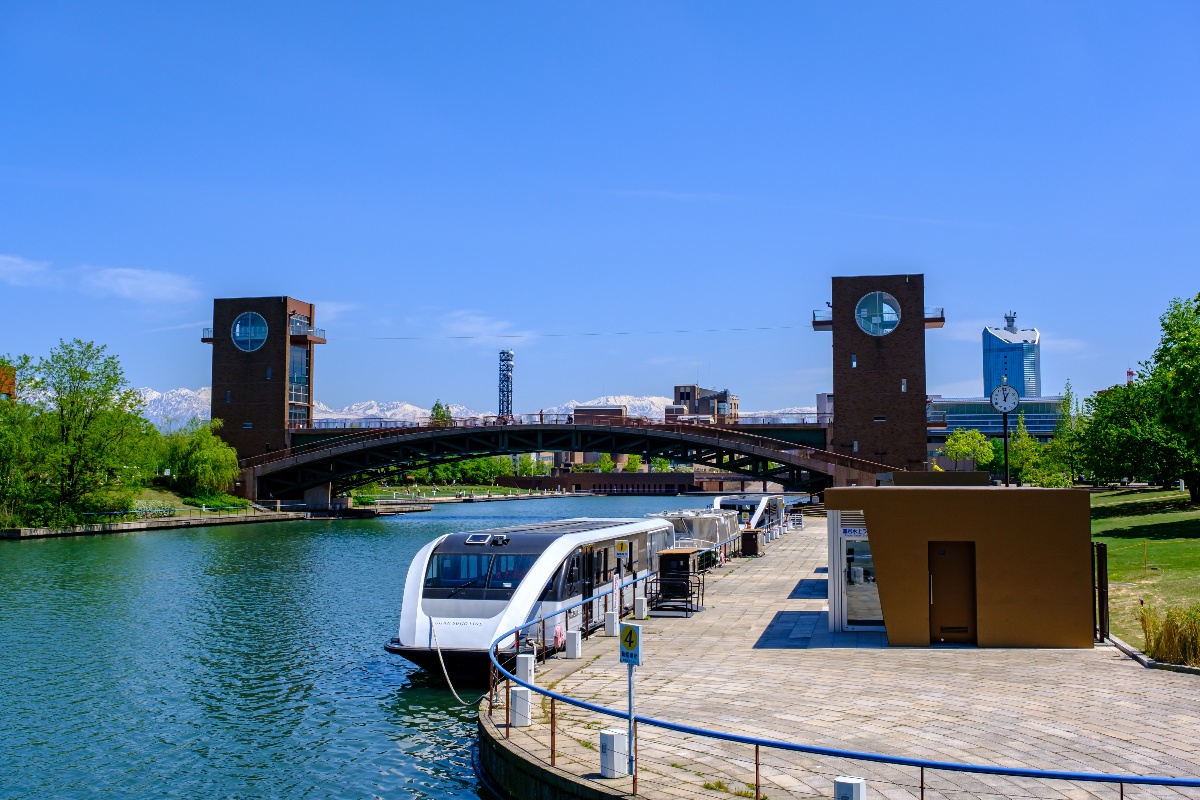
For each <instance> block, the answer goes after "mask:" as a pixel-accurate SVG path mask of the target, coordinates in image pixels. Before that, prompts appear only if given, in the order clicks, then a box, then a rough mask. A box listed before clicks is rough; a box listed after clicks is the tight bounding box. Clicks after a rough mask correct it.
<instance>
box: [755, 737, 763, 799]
mask: <svg viewBox="0 0 1200 800" xmlns="http://www.w3.org/2000/svg"><path fill="white" fill-rule="evenodd" d="M760 765H761V762H760V761H759V759H758V745H754V800H762V775H761V772H762V770H761V769H760Z"/></svg>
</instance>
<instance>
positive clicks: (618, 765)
mask: <svg viewBox="0 0 1200 800" xmlns="http://www.w3.org/2000/svg"><path fill="white" fill-rule="evenodd" d="M628 774H629V734H628V733H627V732H626V731H622V730H617V729H616V728H605V729H604V730H602V731H600V777H601V778H624V777H625V776H626V775H628Z"/></svg>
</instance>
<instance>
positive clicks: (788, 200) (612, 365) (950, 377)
mask: <svg viewBox="0 0 1200 800" xmlns="http://www.w3.org/2000/svg"><path fill="white" fill-rule="evenodd" d="M1198 43H1200V4H1196V3H1193V2H1187V3H1168V2H1163V3H1150V4H1145V3H1116V2H1114V3H1104V4H1096V3H1075V4H1072V3H1044V2H1036V3H997V4H981V3H960V2H946V3H924V4H919V3H893V2H883V3H869V2H859V3H833V2H825V3H816V2H807V3H800V2H780V3H774V4H766V3H728V2H724V3H701V2H679V3H664V2H649V3H646V2H636V3H632V2H631V3H620V2H611V3H595V2H594V3H561V2H551V3H519V4H516V3H431V2H426V3H418V2H407V3H401V2H387V3H356V4H335V3H328V4H304V3H299V2H293V3H257V4H248V3H224V4H221V3H202V4H184V3H148V2H147V3H118V2H109V3H79V4H71V3H47V2H41V1H40V0H38V1H37V2H20V1H19V0H6V2H4V3H3V4H0V254H2V257H0V352H11V353H18V352H29V353H33V354H41V353H45V352H46V351H47V350H48V349H49V347H51V346H52V345H53V344H54V343H55V342H56V341H57V339H58V338H59V337H67V338H69V337H76V336H77V337H81V338H84V339H94V340H96V341H99V342H104V343H107V344H108V345H109V346H110V347H111V348H112V349H113V350H114V351H115V352H116V353H118V354H119V355H120V356H121V358H122V361H123V363H124V365H125V367H126V371H127V373H128V375H129V378H130V380H131V381H132V382H133V383H134V384H135V385H144V386H152V387H155V388H158V389H167V388H172V387H177V386H188V387H193V388H194V387H198V386H201V385H207V384H208V383H209V376H210V372H209V352H210V351H209V348H208V346H207V345H203V344H201V343H200V340H199V339H200V330H201V328H202V327H203V326H204V325H205V324H207V323H208V322H209V320H210V319H211V316H212V298H213V297H237V296H255V295H282V294H290V295H292V296H295V297H298V298H300V299H303V300H307V301H310V302H315V303H317V304H318V309H317V317H318V318H317V322H318V324H320V325H323V326H324V327H326V328H327V329H328V331H329V340H330V343H329V344H328V345H326V346H325V347H323V348H320V349H319V351H318V355H317V360H316V380H317V398H318V399H320V400H323V401H324V402H326V403H329V404H331V405H341V404H344V403H349V402H353V401H356V400H365V399H376V400H381V401H382V400H407V401H409V402H413V403H418V404H422V405H428V404H430V403H431V402H432V401H433V400H434V399H435V398H441V399H443V400H445V401H450V402H461V403H465V404H467V405H469V406H473V407H476V408H482V409H494V408H495V407H496V369H497V367H496V351H497V350H498V348H499V347H500V346H502V345H507V346H511V347H513V349H515V350H516V380H515V386H516V390H515V400H516V402H515V405H516V407H517V410H518V411H531V410H536V409H537V408H539V407H543V406H549V405H553V404H556V403H560V402H563V401H565V400H568V399H572V398H574V399H580V400H584V399H588V398H590V397H593V396H595V395H599V394H603V393H609V394H616V393H628V394H667V393H669V391H670V388H671V386H672V385H673V384H675V383H677V382H685V381H688V382H691V381H694V380H697V379H699V382H700V383H702V384H703V385H706V386H711V387H716V388H722V387H728V388H730V389H732V390H733V391H734V392H736V393H738V394H739V395H740V396H741V407H742V409H744V410H754V409H764V408H777V407H782V406H791V405H812V404H813V402H814V394H815V393H816V392H820V391H828V390H829V389H830V381H831V377H830V376H831V370H830V363H829V362H830V336H829V334H822V333H816V332H814V331H813V330H812V328H811V312H812V309H814V308H823V307H824V305H825V301H826V300H827V299H829V279H830V277H831V276H834V275H852V274H864V273H903V272H923V273H924V274H925V276H926V287H927V289H926V291H927V296H926V300H927V303H929V304H930V305H944V306H945V307H946V317H947V319H948V322H947V325H946V328H945V329H943V330H940V331H930V332H929V336H928V348H927V352H928V357H929V370H928V371H929V390H930V391H931V392H935V393H941V394H945V395H967V394H970V395H978V394H981V393H982V389H983V387H982V361H981V354H980V349H981V346H980V332H981V330H982V328H983V326H984V325H985V324H991V325H1002V324H1003V319H1002V315H1003V313H1004V312H1005V311H1007V310H1009V309H1010V308H1012V309H1014V310H1016V311H1017V312H1018V314H1019V317H1018V323H1019V324H1020V325H1023V326H1036V327H1038V328H1040V329H1041V331H1042V335H1043V350H1042V360H1043V376H1042V377H1043V386H1044V388H1045V390H1046V391H1047V393H1049V392H1050V391H1053V390H1056V389H1058V388H1059V387H1061V386H1062V385H1063V382H1064V381H1065V380H1067V379H1068V378H1070V379H1071V380H1072V382H1073V383H1074V384H1075V386H1076V388H1077V389H1082V390H1085V391H1092V390H1095V389H1097V388H1101V387H1103V386H1107V385H1110V384H1112V383H1115V382H1119V381H1121V380H1123V379H1124V372H1125V369H1126V367H1128V366H1131V365H1136V362H1137V361H1139V360H1140V359H1143V358H1146V357H1147V356H1148V355H1149V354H1150V352H1151V351H1152V349H1153V347H1154V344H1155V342H1156V341H1157V333H1158V331H1157V317H1158V315H1159V314H1160V313H1161V312H1162V311H1163V310H1164V308H1165V307H1166V304H1167V302H1168V301H1169V300H1170V299H1171V298H1172V297H1176V296H1182V295H1195V294H1196V293H1197V291H1200V263H1198V258H1197V254H1198V253H1200V45H1198ZM748 327H767V328H773V330H767V331H761V330H760V331H734V330H728V329H733V328H748ZM711 329H719V330H711ZM661 330H685V331H692V332H691V333H668V334H652V333H639V334H637V335H629V336H616V335H605V336H563V337H546V336H537V337H530V338H524V339H496V338H479V339H448V338H440V337H447V336H464V335H483V336H485V337H494V336H495V335H496V334H520V333H537V334H547V333H554V334H584V333H613V332H622V331H631V332H644V331H661ZM381 337H427V338H424V339H387V338H381Z"/></svg>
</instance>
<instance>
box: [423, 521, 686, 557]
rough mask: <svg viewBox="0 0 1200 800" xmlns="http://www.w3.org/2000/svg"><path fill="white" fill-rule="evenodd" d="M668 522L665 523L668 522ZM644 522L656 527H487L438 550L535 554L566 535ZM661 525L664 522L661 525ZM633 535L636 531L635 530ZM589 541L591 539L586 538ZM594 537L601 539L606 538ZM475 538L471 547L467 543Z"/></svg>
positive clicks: (571, 524) (544, 524) (445, 543)
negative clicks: (499, 541)
mask: <svg viewBox="0 0 1200 800" xmlns="http://www.w3.org/2000/svg"><path fill="white" fill-rule="evenodd" d="M664 522H665V520H664ZM635 523H640V524H641V525H642V526H644V527H645V528H646V529H652V528H653V527H655V526H654V525H653V522H652V521H651V520H645V519H622V518H605V519H596V518H580V519H560V520H552V521H548V522H535V523H529V524H526V525H510V526H508V527H505V528H485V529H483V530H477V531H462V532H460V533H452V534H450V535H449V536H447V537H446V538H445V539H443V540H442V541H441V543H439V544H438V546H437V547H436V548H435V549H436V552H439V553H481V552H487V553H520V554H522V555H532V554H536V553H542V552H544V551H545V550H546V548H547V547H549V546H550V545H551V544H552V543H553V542H555V541H556V540H558V539H559V538H561V537H563V536H568V535H574V534H595V533H600V532H602V531H606V530H611V529H614V528H621V527H625V526H628V525H631V524H635ZM659 524H660V525H661V524H663V523H659ZM631 532H632V531H631ZM496 536H504V537H506V538H507V539H508V543H507V544H506V545H504V546H503V547H494V546H493V545H492V539H493V538H494V537H496ZM584 538H587V537H584ZM593 538H597V539H601V538H604V537H603V536H596V537H593ZM468 539H471V540H472V542H471V543H470V544H468V543H467V540H468Z"/></svg>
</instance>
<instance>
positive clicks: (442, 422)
mask: <svg viewBox="0 0 1200 800" xmlns="http://www.w3.org/2000/svg"><path fill="white" fill-rule="evenodd" d="M453 423H454V417H453V415H452V414H451V413H450V407H449V406H447V405H444V404H443V403H442V401H441V399H438V400H435V401H433V408H431V409H429V424H430V425H432V426H433V427H435V428H448V427H449V426H450V425H452V424H453Z"/></svg>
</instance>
